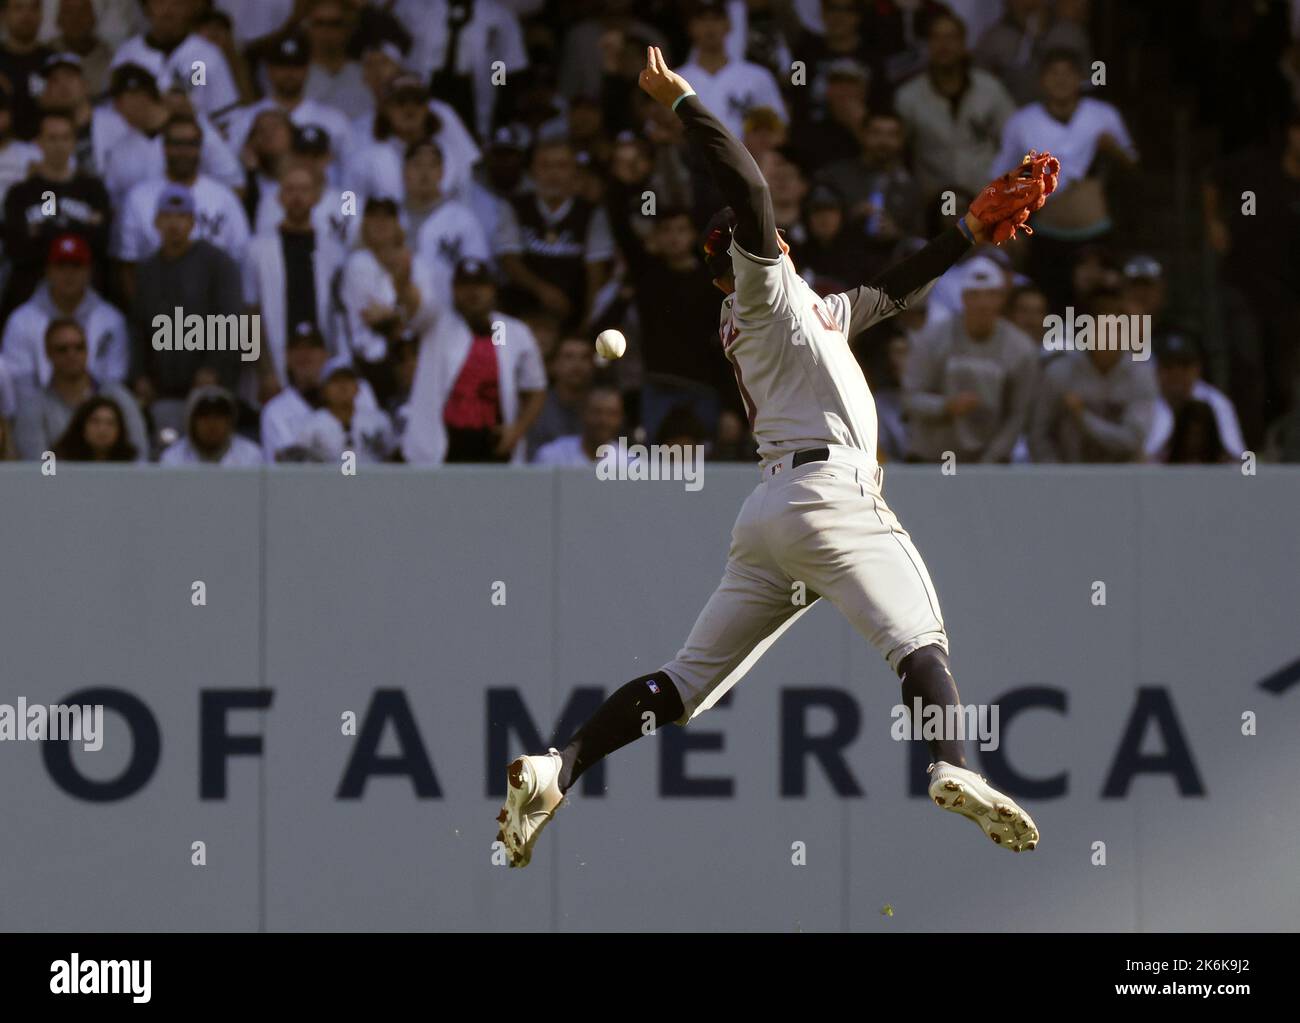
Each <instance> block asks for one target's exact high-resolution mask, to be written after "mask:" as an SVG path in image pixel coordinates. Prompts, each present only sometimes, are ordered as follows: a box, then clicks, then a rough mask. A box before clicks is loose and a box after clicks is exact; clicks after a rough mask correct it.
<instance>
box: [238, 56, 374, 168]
mask: <svg viewBox="0 0 1300 1023" xmlns="http://www.w3.org/2000/svg"><path fill="white" fill-rule="evenodd" d="M263 60H264V63H265V65H266V80H267V85H268V87H269V88H268V91H267V95H266V97H265V98H264V99H261V100H259V101H257V102H256V103H251V104H249V105H248V106H245V107H241V108H240V109H239V110H238V111H236V112H235V113H234V114H232V115H231V117H230V122H229V126H228V129H229V130H228V137H229V139H230V145H231V147H232V148H233V149H234V150H235V152H237V153H242V151H243V149H244V145H245V143H246V142H247V140H248V134H249V132H250V131H251V130H252V126H253V121H254V119H255V118H256V117H257V115H258V114H259V113H261V112H262V111H263V110H268V109H278V110H282V111H284V113H286V114H287V115H288V116H289V120H290V121H292V122H293V123H294V125H296V126H297V127H299V128H303V127H306V126H307V125H309V124H310V125H315V126H316V127H318V128H321V129H324V131H326V132H327V133H328V134H329V137H330V148H331V149H332V150H333V151H334V152H336V153H342V152H344V151H345V149H346V147H347V142H348V136H349V134H350V132H351V125H350V124H349V123H348V119H347V117H345V116H344V115H343V113H342V112H341V111H339V110H336V109H335V108H334V107H331V106H327V105H326V104H324V103H321V102H319V101H318V100H314V99H312V98H311V97H310V96H308V95H307V94H306V91H305V90H306V86H307V72H308V68H309V67H310V65H311V40H310V39H309V38H308V37H307V35H306V34H305V33H302V32H289V33H287V34H285V35H282V36H279V37H277V38H276V39H275V40H273V41H272V43H271V45H270V46H269V47H268V48H267V49H266V51H265V54H264V57H263Z"/></svg>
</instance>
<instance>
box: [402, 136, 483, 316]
mask: <svg viewBox="0 0 1300 1023" xmlns="http://www.w3.org/2000/svg"><path fill="white" fill-rule="evenodd" d="M442 166H443V164H442V150H441V149H440V148H438V144H437V143H436V142H434V141H433V140H432V139H426V140H424V141H422V142H416V143H414V144H413V145H411V146H410V147H409V148H408V149H407V151H406V160H405V162H404V165H403V180H404V184H405V195H406V199H405V202H404V203H403V206H402V212H403V213H404V214H405V216H406V222H407V229H408V231H409V232H410V235H411V237H412V238H413V239H414V250H415V252H416V254H417V255H418V256H419V257H420V258H421V259H423V260H424V262H425V263H427V264H428V265H429V266H430V267H432V268H433V271H434V274H435V280H436V282H437V286H438V291H437V294H436V295H435V296H434V301H435V302H436V303H437V304H438V305H445V304H446V303H447V302H449V301H451V278H452V274H453V272H454V271H455V269H456V264H457V263H459V262H460V261H461V260H462V259H467V258H468V259H477V260H480V261H482V262H486V261H487V260H488V259H489V258H490V255H491V253H490V251H489V249H488V240H487V236H486V235H485V234H484V233H483V227H482V225H480V224H479V222H478V220H477V219H476V218H475V216H474V211H473V210H472V209H470V207H469V206H468V205H466V204H465V203H463V202H461V201H460V200H459V199H453V198H449V197H448V196H446V195H444V194H443V191H442Z"/></svg>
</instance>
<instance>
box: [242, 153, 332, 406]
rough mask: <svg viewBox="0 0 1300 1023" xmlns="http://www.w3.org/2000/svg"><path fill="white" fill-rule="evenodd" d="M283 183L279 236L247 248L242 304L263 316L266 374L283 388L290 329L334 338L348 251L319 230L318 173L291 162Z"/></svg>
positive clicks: (268, 236) (256, 241) (265, 237)
mask: <svg viewBox="0 0 1300 1023" xmlns="http://www.w3.org/2000/svg"><path fill="white" fill-rule="evenodd" d="M280 182H281V187H280V190H279V191H280V199H281V203H282V209H283V210H284V216H283V218H282V219H281V221H280V224H279V226H278V229H277V230H276V231H274V232H273V233H270V234H266V235H259V236H258V237H256V238H254V239H253V240H252V241H251V242H250V243H249V246H248V252H247V258H246V259H245V260H244V264H243V279H244V301H245V302H247V303H248V305H249V306H250V307H251V308H253V309H255V310H256V311H257V313H258V314H259V315H260V316H261V323H262V339H263V369H262V372H263V375H264V376H266V377H272V376H273V377H274V379H275V382H276V383H277V384H280V385H284V384H285V383H287V381H286V374H285V357H286V350H287V348H288V342H289V339H290V336H291V335H290V332H291V328H294V329H296V327H297V326H298V325H301V324H302V323H304V322H306V323H311V324H315V325H316V327H317V328H318V329H319V331H320V332H321V334H322V335H323V336H324V337H325V338H327V339H328V338H330V337H332V335H333V329H332V327H333V324H332V319H333V316H332V311H333V301H332V299H333V294H334V283H335V278H336V276H337V274H338V272H339V270H340V268H341V267H342V265H343V260H344V251H343V249H342V247H341V246H340V245H338V244H337V243H336V242H335V241H334V240H333V238H331V237H330V235H329V234H322V233H321V232H320V231H319V230H318V229H317V228H316V224H315V220H314V217H313V210H314V209H315V207H316V206H317V204H318V200H319V197H320V193H321V182H320V180H319V178H318V177H317V172H316V171H315V170H314V169H313V168H312V167H310V166H308V165H307V164H304V163H301V162H292V163H289V164H288V165H287V166H286V167H285V170H284V173H283V174H282V175H281V177H280ZM267 360H269V365H268V364H267Z"/></svg>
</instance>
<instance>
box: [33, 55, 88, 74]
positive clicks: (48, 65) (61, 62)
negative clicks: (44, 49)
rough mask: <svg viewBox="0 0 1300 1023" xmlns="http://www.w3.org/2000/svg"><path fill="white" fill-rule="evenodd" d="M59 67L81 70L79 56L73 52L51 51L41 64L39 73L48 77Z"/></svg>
mask: <svg viewBox="0 0 1300 1023" xmlns="http://www.w3.org/2000/svg"><path fill="white" fill-rule="evenodd" d="M61 67H71V68H76V69H77V70H78V71H80V70H81V58H80V57H78V56H77V55H76V54H75V53H51V54H50V55H49V56H48V57H46V58H45V60H44V62H43V63H42V64H41V74H42V75H43V76H44V77H45V78H49V77H50V75H52V74H54V72H55V71H57V70H58V69H59V68H61Z"/></svg>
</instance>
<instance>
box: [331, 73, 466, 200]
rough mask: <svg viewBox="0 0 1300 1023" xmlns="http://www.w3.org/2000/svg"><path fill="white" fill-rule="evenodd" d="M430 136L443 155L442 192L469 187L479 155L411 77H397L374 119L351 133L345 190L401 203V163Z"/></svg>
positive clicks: (456, 122)
mask: <svg viewBox="0 0 1300 1023" xmlns="http://www.w3.org/2000/svg"><path fill="white" fill-rule="evenodd" d="M430 137H432V138H433V140H434V141H435V142H437V143H438V148H439V149H440V150H441V151H442V165H443V176H442V190H443V192H445V193H446V194H448V195H459V194H460V193H461V192H463V191H464V190H465V189H466V188H467V187H468V185H469V180H470V173H471V170H472V168H473V166H474V164H475V163H476V162H477V161H478V158H479V150H478V146H477V145H476V144H475V142H474V140H473V139H472V138H471V137H470V135H469V133H468V132H467V131H466V130H465V126H464V125H463V124H461V122H460V119H459V118H458V117H457V116H456V112H455V111H454V110H452V108H451V107H449V106H448V105H447V104H446V103H443V102H442V101H440V100H437V99H433V98H432V97H431V96H430V94H429V90H428V87H427V86H426V85H425V84H424V82H422V81H421V80H420V79H419V78H417V77H416V76H415V75H410V74H399V75H397V76H396V77H394V78H392V79H391V80H390V81H388V82H387V83H386V85H385V86H384V89H383V101H382V103H381V104H380V106H379V110H378V111H377V113H376V114H375V116H374V117H373V118H367V119H363V121H362V122H359V123H356V124H354V125H353V128H352V136H351V143H350V148H349V149H348V151H347V153H348V158H347V159H346V160H344V161H343V162H344V165H345V167H344V174H343V183H344V186H345V187H346V188H348V189H350V190H352V191H354V192H356V194H357V195H358V196H359V197H361V198H363V199H368V198H371V197H374V196H377V197H380V198H388V199H398V200H401V199H402V198H403V195H402V192H403V188H404V186H403V183H402V158H403V157H404V156H405V155H406V150H407V147H408V146H410V145H411V144H412V143H415V142H419V141H421V140H423V139H426V138H430Z"/></svg>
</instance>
